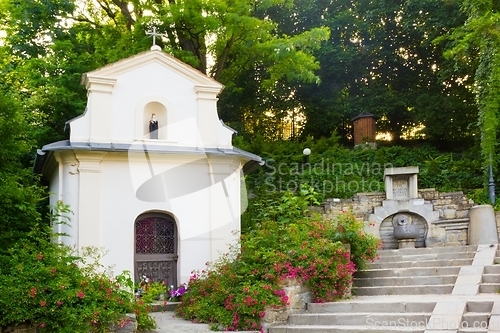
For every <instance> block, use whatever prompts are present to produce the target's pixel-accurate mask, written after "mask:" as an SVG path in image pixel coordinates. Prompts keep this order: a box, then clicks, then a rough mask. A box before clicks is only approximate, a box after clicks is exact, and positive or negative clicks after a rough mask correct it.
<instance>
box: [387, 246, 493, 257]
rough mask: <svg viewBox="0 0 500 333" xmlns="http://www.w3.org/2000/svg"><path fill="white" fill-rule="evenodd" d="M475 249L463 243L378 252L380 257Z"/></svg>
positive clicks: (475, 248) (460, 251)
mask: <svg viewBox="0 0 500 333" xmlns="http://www.w3.org/2000/svg"><path fill="white" fill-rule="evenodd" d="M476 250H477V245H464V246H445V247H420V248H416V249H395V250H379V251H378V254H379V256H380V257H385V256H395V255H419V254H429V253H462V252H475V251H476ZM499 252H500V251H499ZM499 257H500V255H499Z"/></svg>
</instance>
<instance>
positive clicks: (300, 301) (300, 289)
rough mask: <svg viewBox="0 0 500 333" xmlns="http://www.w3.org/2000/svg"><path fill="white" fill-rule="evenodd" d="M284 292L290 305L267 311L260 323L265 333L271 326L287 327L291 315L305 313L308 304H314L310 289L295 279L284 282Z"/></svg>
mask: <svg viewBox="0 0 500 333" xmlns="http://www.w3.org/2000/svg"><path fill="white" fill-rule="evenodd" d="M283 290H284V291H285V295H286V296H288V301H289V304H288V306H283V307H280V308H277V309H274V308H268V309H266V311H265V312H266V314H265V315H264V317H263V318H262V319H261V321H260V322H261V325H262V328H263V329H264V332H267V329H268V328H269V327H270V326H276V325H285V324H286V323H287V322H288V316H289V315H290V314H292V313H302V312H305V311H306V308H307V303H311V302H312V295H311V292H310V291H309V288H308V287H307V286H304V285H301V284H300V283H298V282H297V280H295V279H289V280H286V281H284V282H283Z"/></svg>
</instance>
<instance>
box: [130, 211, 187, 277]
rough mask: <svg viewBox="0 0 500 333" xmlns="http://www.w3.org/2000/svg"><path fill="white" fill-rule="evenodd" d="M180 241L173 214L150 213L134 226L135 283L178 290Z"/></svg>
mask: <svg viewBox="0 0 500 333" xmlns="http://www.w3.org/2000/svg"><path fill="white" fill-rule="evenodd" d="M178 248H179V237H178V232H177V222H176V219H175V217H174V216H173V214H170V213H168V212H161V211H149V212H145V213H142V214H140V215H139V216H138V217H137V218H136V219H135V222H134V279H135V281H139V280H140V279H141V277H142V276H147V277H148V278H150V279H152V280H153V281H155V282H165V283H167V284H168V285H174V286H177V275H178V274H177V272H178V267H177V266H178V258H179V255H178Z"/></svg>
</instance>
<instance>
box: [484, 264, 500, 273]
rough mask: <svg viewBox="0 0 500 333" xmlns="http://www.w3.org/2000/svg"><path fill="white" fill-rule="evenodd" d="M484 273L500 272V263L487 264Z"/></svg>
mask: <svg viewBox="0 0 500 333" xmlns="http://www.w3.org/2000/svg"><path fill="white" fill-rule="evenodd" d="M484 274H500V265H493V266H485V267H484Z"/></svg>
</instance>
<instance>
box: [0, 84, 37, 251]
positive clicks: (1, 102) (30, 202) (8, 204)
mask: <svg viewBox="0 0 500 333" xmlns="http://www.w3.org/2000/svg"><path fill="white" fill-rule="evenodd" d="M0 95H2V96H1V98H0V140H1V142H2V144H1V145H0V212H1V214H0V226H1V227H2V232H1V233H0V255H1V254H6V250H7V248H8V247H9V246H10V245H12V244H13V243H15V242H16V241H18V240H19V239H20V238H22V237H23V236H24V235H25V234H26V233H27V232H28V231H29V230H30V229H31V228H32V227H33V226H34V225H35V224H36V223H37V222H39V221H40V218H41V216H40V213H39V212H38V211H37V205H38V204H39V203H40V201H41V198H42V197H43V195H44V192H43V190H42V189H41V187H40V186H37V179H36V177H35V176H34V175H33V174H32V171H31V168H27V167H26V166H25V165H24V163H23V162H25V161H26V160H29V153H30V150H31V144H32V143H33V142H32V141H31V140H30V138H29V136H28V134H27V133H26V128H27V127H28V123H27V121H26V119H25V118H24V117H23V116H22V114H21V112H20V107H19V104H18V103H17V101H16V100H15V98H14V97H13V96H12V94H11V93H9V91H8V90H7V89H6V88H5V87H3V86H0Z"/></svg>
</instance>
